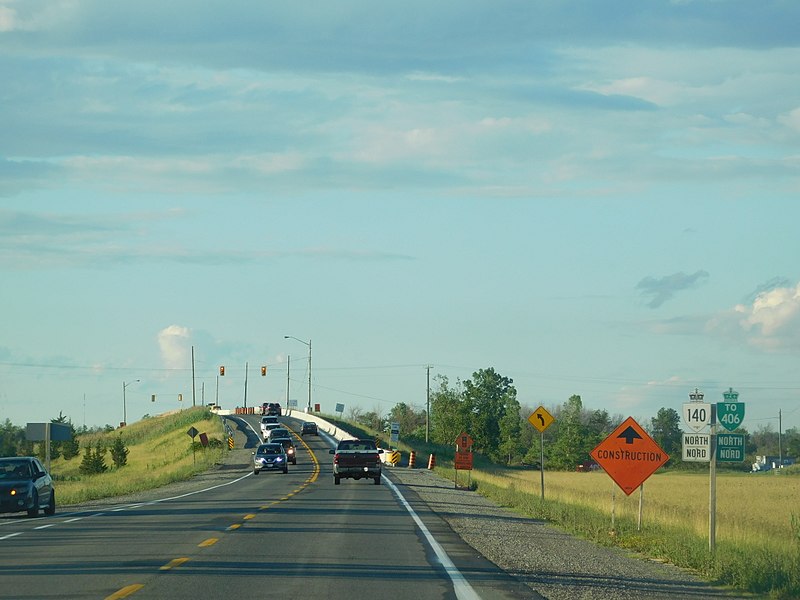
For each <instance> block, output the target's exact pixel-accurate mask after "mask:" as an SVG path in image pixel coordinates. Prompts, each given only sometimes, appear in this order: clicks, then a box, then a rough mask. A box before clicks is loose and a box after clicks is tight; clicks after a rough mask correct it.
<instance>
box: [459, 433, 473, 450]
mask: <svg viewBox="0 0 800 600" xmlns="http://www.w3.org/2000/svg"><path fill="white" fill-rule="evenodd" d="M473 443H474V442H473V441H472V436H471V435H470V434H468V433H467V432H466V431H462V432H461V433H460V434H458V437H457V438H456V451H461V452H463V451H465V450H469V449H470V448H472V444H473Z"/></svg>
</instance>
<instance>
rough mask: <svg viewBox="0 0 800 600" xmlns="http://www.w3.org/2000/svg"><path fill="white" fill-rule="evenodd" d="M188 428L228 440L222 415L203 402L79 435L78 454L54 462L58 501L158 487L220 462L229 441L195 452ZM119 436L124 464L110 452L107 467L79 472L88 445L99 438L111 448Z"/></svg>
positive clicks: (71, 501) (69, 502) (217, 438)
mask: <svg viewBox="0 0 800 600" xmlns="http://www.w3.org/2000/svg"><path fill="white" fill-rule="evenodd" d="M190 427H194V428H195V429H197V430H198V431H199V432H201V433H207V434H208V437H209V439H216V440H218V441H219V442H222V441H223V439H224V430H223V427H222V423H221V420H220V418H219V417H218V416H216V415H214V414H212V413H211V412H210V411H208V410H207V409H205V408H202V407H197V408H192V409H187V410H184V411H181V412H177V413H173V414H171V415H165V416H160V417H153V418H149V419H144V420H143V421H139V422H138V423H133V424H131V425H129V426H128V427H125V428H124V429H118V430H116V431H113V432H110V433H104V434H94V435H87V436H81V437H80V438H79V439H80V444H81V454H80V455H79V456H77V457H75V458H73V459H71V460H68V461H66V460H64V459H63V458H59V459H57V460H54V461H52V464H51V471H52V472H53V476H54V477H55V478H56V494H57V498H58V504H59V505H60V506H64V505H70V504H77V503H80V502H85V501H87V500H96V499H99V498H108V497H113V496H120V495H124V494H130V493H134V492H141V491H144V490H148V489H154V488H157V487H160V486H162V485H165V484H167V483H171V482H173V481H181V480H185V479H189V478H191V477H192V476H193V475H195V474H196V473H200V472H203V471H205V470H207V469H208V468H209V467H211V466H212V465H214V464H216V463H219V462H220V461H221V460H222V458H223V456H224V452H227V446H225V447H224V449H223V448H221V447H216V448H212V447H209V448H205V449H204V448H200V449H197V450H196V452H193V450H192V443H191V442H192V438H191V437H190V436H189V435H188V434H187V433H186V432H187V431H188V430H189V428H190ZM117 436H122V440H123V442H124V443H125V445H126V446H127V447H128V450H129V451H130V452H129V454H128V464H127V465H125V466H123V467H121V468H116V467H114V463H113V461H112V459H111V455H110V453H107V454H106V464H107V465H108V466H109V469H108V471H106V472H105V473H100V474H97V475H83V474H81V472H80V465H81V460H82V458H83V449H84V448H85V447H86V445H87V444H89V443H91V444H95V443H97V442H98V441H100V442H102V443H103V444H104V445H105V446H107V447H110V446H111V444H112V442H113V441H114V440H115V439H116V437H117ZM196 439H198V438H196ZM215 445H217V446H219V445H220V444H215Z"/></svg>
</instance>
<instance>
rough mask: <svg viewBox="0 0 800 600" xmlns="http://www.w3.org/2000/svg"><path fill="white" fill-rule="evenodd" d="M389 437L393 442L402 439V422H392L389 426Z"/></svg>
mask: <svg viewBox="0 0 800 600" xmlns="http://www.w3.org/2000/svg"><path fill="white" fill-rule="evenodd" d="M389 433H390V435H389V439H390V440H391V441H392V442H397V441H398V440H399V439H400V423H392V424H391V426H390V427H389Z"/></svg>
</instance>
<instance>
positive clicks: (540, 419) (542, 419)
mask: <svg viewBox="0 0 800 600" xmlns="http://www.w3.org/2000/svg"><path fill="white" fill-rule="evenodd" d="M536 416H537V417H539V421H540V422H541V424H542V427H544V417H543V416H542V415H541V414H539V413H536Z"/></svg>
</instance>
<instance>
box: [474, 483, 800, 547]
mask: <svg viewBox="0 0 800 600" xmlns="http://www.w3.org/2000/svg"><path fill="white" fill-rule="evenodd" d="M478 477H479V478H483V477H486V478H487V481H489V482H490V483H495V484H496V485H508V484H510V483H513V484H514V485H515V487H516V488H517V489H518V490H520V491H524V492H527V493H530V494H535V495H541V482H540V474H539V472H538V471H537V472H531V471H505V472H504V473H503V474H502V475H497V474H495V475H488V474H480V475H478ZM643 487H644V509H643V519H642V520H643V526H644V527H647V524H648V522H657V523H659V524H661V525H665V526H668V527H677V528H681V529H684V528H686V529H690V530H692V531H694V532H695V533H696V534H698V535H700V536H707V535H708V530H709V523H708V521H709V477H708V474H699V473H679V472H669V473H657V474H655V475H653V476H652V477H650V478H649V479H648V480H647V481H646V482H645V484H644V486H643ZM615 488H616V484H615V483H614V482H613V481H611V479H610V478H609V477H608V475H606V474H605V473H603V472H595V473H567V472H546V473H545V498H548V499H553V500H558V501H562V502H568V503H570V504H580V505H583V506H588V507H590V508H594V509H596V510H599V511H601V512H606V513H608V514H609V518H610V513H611V495H612V490H614V489H615ZM614 496H615V504H616V514H617V515H618V516H620V517H623V516H628V517H630V518H631V519H634V520H635V519H636V518H637V515H638V511H639V492H638V491H636V492H634V493H633V494H631V495H630V496H625V494H624V493H623V492H622V491H620V490H619V489H618V488H616V490H615V492H614ZM798 499H800V477H785V476H776V475H774V474H770V473H762V474H731V473H718V474H717V511H716V515H717V540H727V541H732V542H743V543H746V544H751V543H755V544H758V545H764V546H768V547H775V548H780V547H783V548H785V547H786V546H787V545H792V544H795V543H797V540H796V539H794V536H795V534H794V532H793V530H792V515H793V514H794V516H795V518H797V517H798V516H800V500H798Z"/></svg>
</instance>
